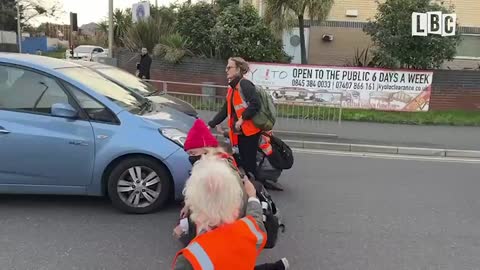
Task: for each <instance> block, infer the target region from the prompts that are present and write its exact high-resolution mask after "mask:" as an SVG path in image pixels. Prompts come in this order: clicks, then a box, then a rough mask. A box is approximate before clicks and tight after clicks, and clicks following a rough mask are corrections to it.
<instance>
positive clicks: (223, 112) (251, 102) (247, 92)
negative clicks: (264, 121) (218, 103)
mask: <svg viewBox="0 0 480 270" xmlns="http://www.w3.org/2000/svg"><path fill="white" fill-rule="evenodd" d="M239 81H240V88H241V89H242V94H243V97H244V98H245V102H246V103H247V104H248V108H247V109H246V110H245V111H244V112H243V114H242V118H243V120H250V119H252V118H253V117H254V116H255V114H257V113H258V112H259V111H260V98H259V97H258V93H257V89H256V88H255V85H254V84H253V83H252V82H251V81H249V80H247V79H241V78H236V79H234V80H232V81H231V82H230V83H229V86H230V87H232V88H233V89H234V91H237V89H235V87H236V86H237V84H238V82H239ZM238 90H240V89H238ZM232 97H233V95H232ZM231 104H232V108H231V111H232V112H234V111H235V109H234V108H233V102H231ZM227 112H228V111H227V101H226V100H225V103H224V104H223V107H222V109H220V111H219V112H218V113H217V115H215V117H214V118H213V119H212V120H211V121H210V122H208V125H209V126H210V127H211V128H214V127H216V126H218V125H219V124H220V123H222V122H223V120H225V118H227V116H228V115H227ZM233 117H234V123H235V122H236V121H237V120H238V119H237V115H236V114H235V113H233Z"/></svg>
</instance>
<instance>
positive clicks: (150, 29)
mask: <svg viewBox="0 0 480 270" xmlns="http://www.w3.org/2000/svg"><path fill="white" fill-rule="evenodd" d="M170 33H172V25H169V24H167V23H164V22H163V20H162V18H152V17H150V18H148V19H146V20H142V21H139V22H137V23H135V24H133V25H132V27H130V28H129V29H128V31H127V33H126V34H125V37H124V38H123V39H122V40H123V43H124V45H125V47H127V48H129V49H130V50H133V51H136V50H138V49H140V48H142V47H145V48H147V49H148V51H149V52H151V51H152V50H153V48H154V47H155V45H157V44H158V43H159V42H160V41H161V38H162V37H164V36H166V35H168V34H170Z"/></svg>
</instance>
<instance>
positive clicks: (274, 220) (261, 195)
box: [252, 181, 285, 249]
mask: <svg viewBox="0 0 480 270" xmlns="http://www.w3.org/2000/svg"><path fill="white" fill-rule="evenodd" d="M252 183H253V185H254V186H255V189H256V190H257V198H258V199H259V200H260V203H261V204H262V209H263V224H264V225H265V229H266V231H267V243H266V244H265V248H266V249H271V248H273V247H275V245H276V243H277V239H278V232H279V231H280V230H281V231H282V232H285V225H284V224H283V223H282V221H281V218H280V212H279V211H278V208H277V206H276V205H275V202H274V201H273V200H272V197H271V196H270V194H269V193H268V191H267V190H266V189H265V187H264V186H263V185H262V184H261V183H260V182H258V181H252Z"/></svg>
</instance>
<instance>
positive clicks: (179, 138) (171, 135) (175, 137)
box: [159, 128, 187, 148]
mask: <svg viewBox="0 0 480 270" xmlns="http://www.w3.org/2000/svg"><path fill="white" fill-rule="evenodd" d="M159 131H160V133H161V134H162V135H163V136H165V138H167V139H169V140H170V141H172V142H174V143H176V144H178V145H179V146H180V147H182V148H183V145H184V144H185V140H186V139H187V134H186V133H185V132H183V131H181V130H178V129H176V128H162V129H159Z"/></svg>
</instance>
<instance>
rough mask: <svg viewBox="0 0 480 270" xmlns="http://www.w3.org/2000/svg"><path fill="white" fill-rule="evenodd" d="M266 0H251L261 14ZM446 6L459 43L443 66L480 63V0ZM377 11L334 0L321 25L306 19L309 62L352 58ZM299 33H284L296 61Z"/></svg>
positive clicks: (449, 1) (356, 0) (365, 1)
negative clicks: (454, 17)
mask: <svg viewBox="0 0 480 270" xmlns="http://www.w3.org/2000/svg"><path fill="white" fill-rule="evenodd" d="M265 1H266V0H251V1H250V2H251V4H253V5H254V6H255V7H256V8H257V9H258V10H259V13H260V14H262V13H263V12H264V9H265ZM443 2H444V4H445V5H454V7H455V13H456V14H457V21H458V23H459V26H460V28H459V29H458V30H459V32H460V33H461V35H462V42H461V44H460V45H459V47H458V48H457V57H456V59H455V61H453V62H449V63H445V65H444V67H445V68H450V69H474V68H477V67H478V66H479V65H480V16H479V14H480V1H479V0H444V1H443ZM376 12H377V4H376V1H374V0H335V3H334V6H333V7H332V9H331V11H330V14H329V16H328V18H327V20H326V22H324V23H322V24H321V25H320V24H319V23H318V22H316V21H307V24H308V26H310V27H309V28H307V30H306V38H307V41H308V42H307V43H308V44H307V51H308V60H309V63H310V64H322V65H344V64H345V63H346V62H348V61H349V60H351V59H352V58H353V56H354V54H355V50H356V49H357V48H358V49H360V50H362V49H365V48H367V47H368V46H369V45H370V44H371V40H370V37H369V36H368V35H366V34H365V33H364V32H363V27H364V26H365V24H366V23H367V21H368V20H369V19H373V17H374V16H375V14H376ZM295 35H298V30H297V29H294V31H293V33H291V34H284V45H285V48H286V51H287V53H289V54H291V55H295V58H296V59H295V62H298V60H299V59H298V57H296V56H298V55H299V50H300V49H299V47H298V45H297V46H294V45H295V44H294V45H292V43H291V38H292V36H295ZM324 35H330V36H331V37H333V40H332V41H324V40H323V36H324Z"/></svg>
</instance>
